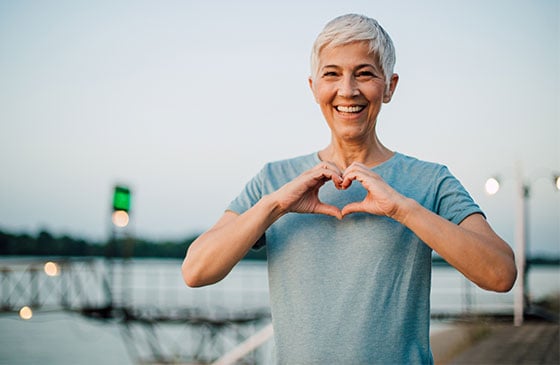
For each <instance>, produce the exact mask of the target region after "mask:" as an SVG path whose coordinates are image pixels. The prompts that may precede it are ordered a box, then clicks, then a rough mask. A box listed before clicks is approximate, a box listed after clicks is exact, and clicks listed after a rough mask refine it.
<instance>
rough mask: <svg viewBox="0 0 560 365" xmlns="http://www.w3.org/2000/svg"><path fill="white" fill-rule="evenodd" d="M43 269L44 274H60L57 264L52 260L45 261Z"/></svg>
mask: <svg viewBox="0 0 560 365" xmlns="http://www.w3.org/2000/svg"><path fill="white" fill-rule="evenodd" d="M43 269H44V270H45V274H47V275H48V276H58V275H59V274H60V269H59V267H58V265H57V264H56V263H55V262H52V261H49V262H47V263H45V267H44V268H43Z"/></svg>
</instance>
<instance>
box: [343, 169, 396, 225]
mask: <svg viewBox="0 0 560 365" xmlns="http://www.w3.org/2000/svg"><path fill="white" fill-rule="evenodd" d="M354 180H357V181H359V182H360V183H361V184H362V186H363V187H364V188H365V189H366V190H367V195H366V197H365V198H364V200H362V201H360V202H354V203H350V204H348V205H346V206H345V207H344V208H343V209H342V216H346V215H348V214H351V213H359V212H363V213H370V214H375V215H384V216H388V217H391V218H393V217H394V216H395V215H396V214H398V211H399V207H400V206H401V204H403V203H404V202H405V199H406V198H405V197H404V196H403V195H401V194H399V193H398V192H397V191H395V190H394V189H393V188H392V187H391V186H389V184H387V183H386V182H385V181H384V180H383V179H382V178H381V176H379V175H378V174H376V173H375V172H373V171H371V169H369V168H368V167H367V166H365V165H363V164H361V163H357V162H354V163H353V164H351V165H350V166H348V168H347V169H346V170H345V171H344V173H343V174H342V184H341V188H342V189H347V188H348V187H349V186H350V185H351V184H352V181H354Z"/></svg>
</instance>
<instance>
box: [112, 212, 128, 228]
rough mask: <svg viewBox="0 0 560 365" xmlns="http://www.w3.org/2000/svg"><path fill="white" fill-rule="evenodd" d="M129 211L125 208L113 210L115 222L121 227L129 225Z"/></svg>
mask: <svg viewBox="0 0 560 365" xmlns="http://www.w3.org/2000/svg"><path fill="white" fill-rule="evenodd" d="M128 221H129V218H128V213H127V212H125V211H124V210H116V211H114V212H113V224H114V225H115V226H117V227H119V228H123V227H126V226H127V225H128Z"/></svg>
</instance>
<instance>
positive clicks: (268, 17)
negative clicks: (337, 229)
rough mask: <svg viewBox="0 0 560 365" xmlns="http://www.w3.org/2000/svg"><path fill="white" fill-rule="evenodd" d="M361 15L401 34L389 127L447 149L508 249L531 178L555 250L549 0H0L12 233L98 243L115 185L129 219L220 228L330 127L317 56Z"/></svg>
mask: <svg viewBox="0 0 560 365" xmlns="http://www.w3.org/2000/svg"><path fill="white" fill-rule="evenodd" d="M350 12H352V13H362V14H366V15H368V16H371V17H373V18H376V19H377V20H378V21H379V22H380V23H381V25H382V26H383V27H384V28H385V29H386V30H387V31H388V33H389V34H390V35H391V37H392V39H393V41H394V43H395V47H396V52H397V63H396V67H395V71H396V72H397V73H398V74H399V75H400V81H399V85H398V87H397V90H396V93H395V95H394V97H393V100H392V101H391V103H389V104H386V105H384V107H383V109H382V111H381V114H380V116H379V119H378V132H379V136H380V139H381V140H382V142H383V143H384V144H385V145H386V146H388V147H389V148H390V149H392V150H395V151H399V152H401V153H405V154H408V155H412V156H415V157H418V158H421V159H424V160H428V161H435V162H439V163H442V164H445V165H447V166H448V167H449V168H450V170H451V171H452V173H454V174H455V175H456V176H457V177H458V178H459V179H460V180H461V181H462V182H463V184H464V185H465V187H466V188H467V190H468V191H469V192H470V193H471V195H472V196H473V197H474V198H475V200H476V201H477V202H478V203H479V204H480V205H481V207H482V208H483V210H484V211H485V213H486V215H487V216H488V220H489V221H490V223H491V224H492V226H493V227H494V229H495V230H496V232H498V234H500V235H501V236H502V237H503V238H504V239H506V240H507V241H508V243H510V244H511V245H512V246H513V245H514V229H515V224H516V223H515V222H516V206H517V205H516V199H518V194H517V191H518V190H517V189H516V184H517V182H518V181H523V182H524V183H526V184H527V185H528V186H529V187H530V190H531V196H530V199H529V200H528V212H529V214H528V232H529V233H528V234H529V251H530V252H532V253H546V254H555V255H560V228H559V227H560V192H555V191H554V189H553V185H552V183H551V181H552V174H553V173H554V172H555V171H556V172H558V171H560V147H559V144H560V112H559V105H560V29H559V23H560V5H559V2H558V1H553V0H550V1H549V0H538V1H518V0H493V1H487V0H469V1H466V0H465V1H457V0H451V1H435V0H426V1H422V2H415V1H372V0H368V1H352V0H350V1H330V0H322V1H293V0H285V1H277V2H265V1H243V0H241V1H235V2H233V1H188V0H183V1H170V0H162V1H143V0H123V1H117V2H115V1H83V0H68V1H59V0H52V1H26V0H18V1H16V0H13V1H11V0H0V230H4V231H8V232H14V233H24V232H25V233H30V234H36V233H37V232H39V231H40V230H48V231H49V232H51V233H53V234H55V235H63V234H66V235H70V236H74V237H82V238H86V239H89V240H97V241H104V240H106V239H107V238H108V237H109V234H110V232H111V229H112V228H111V222H110V213H111V203H112V194H113V189H114V186H115V185H116V184H120V185H125V186H128V187H129V188H130V189H131V191H132V208H131V223H130V225H129V226H128V227H127V228H126V229H125V230H126V232H125V233H126V234H130V235H133V236H137V237H143V238H148V239H155V240H162V239H181V238H185V237H188V236H190V235H192V234H196V233H199V232H201V231H203V230H205V229H207V228H209V227H210V226H211V225H212V224H213V223H214V222H215V221H216V220H217V219H218V218H219V217H220V216H221V214H222V213H223V211H224V209H225V207H226V206H227V205H228V203H229V202H230V201H231V200H232V199H233V198H234V197H235V196H236V195H237V194H238V193H239V192H240V191H241V189H242V188H243V186H244V185H245V183H246V182H247V181H248V180H249V179H250V178H251V177H252V176H253V175H255V174H256V173H257V172H258V170H259V169H260V168H261V167H262V166H263V165H264V164H265V163H266V162H268V161H273V160H279V159H285V158H289V157H294V156H298V155H302V154H308V153H311V152H315V151H318V150H319V149H321V148H323V147H325V146H326V145H327V144H328V142H329V139H330V134H329V130H328V127H327V126H326V123H325V122H324V119H323V117H322V114H321V112H320V109H319V107H318V106H317V105H316V103H315V102H314V99H313V97H312V94H311V92H310V90H309V87H308V82H307V78H308V75H309V55H310V50H311V45H312V43H313V41H314V39H315V37H316V36H317V34H318V33H319V32H320V30H321V29H322V27H323V26H324V24H325V23H326V22H328V21H329V20H331V19H332V18H334V17H336V16H338V15H341V14H345V13H350ZM495 175H498V176H500V180H501V182H502V189H501V190H500V191H499V192H498V194H496V195H494V196H488V195H487V194H485V192H484V190H483V186H484V182H485V180H486V179H487V178H488V177H490V176H495Z"/></svg>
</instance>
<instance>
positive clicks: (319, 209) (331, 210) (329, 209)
mask: <svg viewBox="0 0 560 365" xmlns="http://www.w3.org/2000/svg"><path fill="white" fill-rule="evenodd" d="M314 213H317V214H325V215H330V216H332V217H335V218H336V219H338V220H340V219H342V212H341V211H340V209H338V208H337V207H335V206H334V205H329V204H322V203H321V204H318V205H317V206H316V207H315V210H314Z"/></svg>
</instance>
